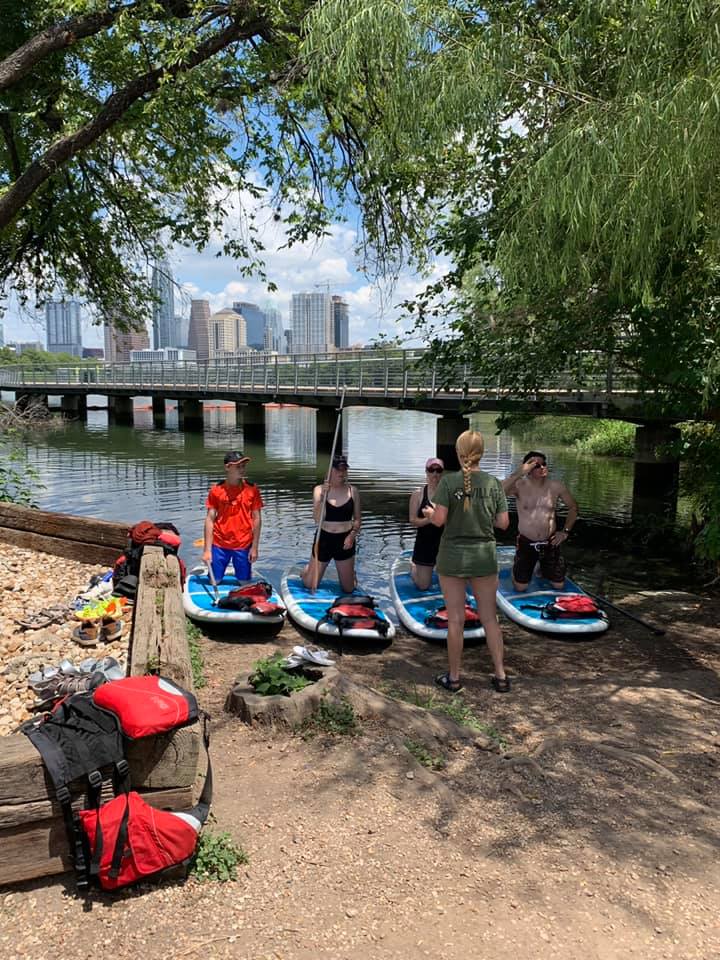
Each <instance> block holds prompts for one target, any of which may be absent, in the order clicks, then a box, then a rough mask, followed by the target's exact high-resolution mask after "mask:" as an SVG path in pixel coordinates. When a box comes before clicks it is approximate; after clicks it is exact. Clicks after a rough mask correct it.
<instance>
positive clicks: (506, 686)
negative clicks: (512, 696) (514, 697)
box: [490, 677, 510, 693]
mask: <svg viewBox="0 0 720 960" xmlns="http://www.w3.org/2000/svg"><path fill="white" fill-rule="evenodd" d="M490 683H491V684H492V688H493V690H494V691H495V693H510V677H491V678H490Z"/></svg>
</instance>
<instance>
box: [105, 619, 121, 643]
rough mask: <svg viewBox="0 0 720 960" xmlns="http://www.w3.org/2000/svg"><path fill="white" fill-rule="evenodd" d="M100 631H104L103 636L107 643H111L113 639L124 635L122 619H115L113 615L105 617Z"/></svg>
mask: <svg viewBox="0 0 720 960" xmlns="http://www.w3.org/2000/svg"><path fill="white" fill-rule="evenodd" d="M100 632H101V633H102V638H103V640H104V641H105V643H110V641H111V640H117V639H118V637H121V636H122V632H123V625H122V620H115V619H114V618H113V617H103V621H102V627H101V631H100Z"/></svg>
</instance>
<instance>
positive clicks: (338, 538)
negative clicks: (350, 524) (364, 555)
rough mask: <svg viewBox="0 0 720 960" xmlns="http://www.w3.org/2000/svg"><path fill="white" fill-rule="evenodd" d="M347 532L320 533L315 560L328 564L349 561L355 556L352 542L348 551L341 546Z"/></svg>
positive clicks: (322, 531) (325, 531)
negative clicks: (333, 561) (332, 561)
mask: <svg viewBox="0 0 720 960" xmlns="http://www.w3.org/2000/svg"><path fill="white" fill-rule="evenodd" d="M349 532H350V531H349V530H348V531H347V532H345V533H328V532H327V530H321V531H320V540H319V541H318V546H317V558H318V560H319V561H320V563H329V562H330V561H331V560H349V559H350V558H351V557H354V556H355V541H354V540H353V544H352V546H351V547H350V549H349V550H346V549H345V547H344V546H343V544H344V543H345V540H346V538H347V536H348V533H349Z"/></svg>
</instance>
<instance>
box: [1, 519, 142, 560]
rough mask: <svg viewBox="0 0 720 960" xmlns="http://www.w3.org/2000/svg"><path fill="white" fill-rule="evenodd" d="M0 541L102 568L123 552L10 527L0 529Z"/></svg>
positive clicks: (119, 548) (117, 548)
mask: <svg viewBox="0 0 720 960" xmlns="http://www.w3.org/2000/svg"><path fill="white" fill-rule="evenodd" d="M0 540H2V541H3V542H4V543H11V544H12V545H13V546H15V547H22V548H23V549H25V550H37V551H38V552H40V553H51V554H52V555H53V556H55V557H65V559H66V560H79V561H80V562H81V563H88V564H93V565H94V564H97V565H98V566H102V567H112V566H113V564H114V563H115V561H116V560H117V558H118V557H119V556H120V554H121V553H122V550H123V548H122V547H96V546H93V544H91V543H81V542H80V541H78V540H64V539H62V538H60V537H46V536H41V535H40V534H37V533H29V532H28V531H26V530H16V529H14V528H11V527H0Z"/></svg>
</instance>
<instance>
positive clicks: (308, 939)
mask: <svg viewBox="0 0 720 960" xmlns="http://www.w3.org/2000/svg"><path fill="white" fill-rule="evenodd" d="M631 602H632V603H633V604H635V606H634V607H633V609H636V611H637V612H639V613H641V614H644V615H648V616H649V615H650V611H652V612H653V613H652V615H653V616H654V618H655V619H657V620H659V621H662V622H664V623H665V624H666V625H667V627H668V633H667V636H666V637H664V638H660V639H658V638H655V637H652V636H651V635H650V634H649V633H647V632H645V631H643V630H642V629H641V628H639V627H636V626H633V625H631V624H629V623H626V622H622V621H620V620H617V621H616V622H615V624H614V629H613V630H612V631H611V632H610V633H609V634H608V635H607V636H606V637H605V638H602V639H600V640H597V641H594V642H592V643H581V644H569V643H564V642H558V641H547V640H542V639H538V638H536V637H533V636H531V635H530V634H527V633H524V632H522V631H519V630H517V631H516V630H513V629H511V628H509V627H508V629H507V633H506V637H507V641H508V651H507V662H508V666H509V670H510V672H511V673H512V674H513V675H514V685H513V690H512V693H511V694H510V695H509V696H506V697H503V696H499V695H497V694H494V693H492V692H491V690H490V688H489V685H488V682H487V675H488V672H489V661H488V658H487V654H486V652H485V650H484V647H478V648H475V649H472V650H469V651H467V653H466V658H465V665H464V667H465V669H464V680H465V683H466V688H465V690H464V691H463V703H464V704H465V705H466V706H467V707H468V708H469V709H470V710H472V712H473V713H474V714H475V715H476V716H477V717H478V718H479V719H480V720H481V721H482V722H483V723H484V724H486V725H487V729H488V730H489V731H490V732H491V733H492V735H493V736H495V737H500V738H502V741H503V745H504V750H505V752H506V753H507V754H510V755H512V756H513V757H514V758H515V759H503V758H502V757H501V756H500V755H498V754H497V753H491V752H487V751H483V750H479V749H477V748H476V747H470V746H457V745H456V746H455V748H451V747H450V746H449V745H447V744H438V743H437V741H433V740H432V738H428V741H427V742H426V743H425V744H424V746H425V748H426V750H427V752H428V753H429V754H431V755H432V756H433V757H436V758H438V760H440V759H442V760H443V761H444V762H445V764H446V765H445V767H444V768H443V769H442V770H439V771H431V770H428V769H426V768H425V767H423V766H421V765H420V764H419V763H418V762H417V760H415V759H414V758H413V756H411V754H410V753H409V752H408V750H407V749H406V746H405V743H404V742H403V738H402V737H398V736H397V735H396V734H394V733H392V732H391V731H389V730H388V729H386V728H383V727H382V726H380V725H379V724H377V723H373V722H365V723H363V725H362V728H361V733H360V735H359V736H357V737H354V738H348V737H336V738H332V737H327V736H325V735H318V736H316V737H313V738H312V739H303V738H302V737H301V736H299V735H297V734H295V735H292V734H289V733H288V731H286V730H282V729H277V730H272V729H250V728H248V727H246V726H244V725H243V724H242V723H240V722H239V721H238V720H236V719H235V718H233V717H230V716H228V715H227V714H224V713H223V711H222V703H223V701H224V698H225V695H226V692H227V690H228V687H229V683H230V680H231V678H232V677H233V676H235V675H236V674H239V673H241V672H243V671H245V670H246V669H247V668H248V667H249V665H250V664H251V663H252V661H253V660H255V659H257V658H258V657H260V656H264V655H266V654H267V653H269V652H271V651H272V650H274V649H276V648H277V647H280V648H282V649H284V650H286V651H287V650H288V649H289V647H290V646H291V645H292V644H293V643H296V642H297V634H296V633H295V631H294V630H292V628H289V627H286V628H285V629H284V631H283V634H282V635H281V636H280V637H278V638H275V639H273V640H269V641H267V642H258V643H254V644H234V643H229V642H226V641H222V640H217V639H205V640H203V641H202V647H203V654H204V657H205V664H206V672H207V674H208V676H209V678H210V683H209V685H208V686H207V687H206V688H205V689H204V690H203V692H202V698H203V700H204V701H205V703H206V706H207V707H208V708H209V709H210V711H211V713H212V714H213V716H214V718H215V721H214V724H213V758H214V766H215V770H216V792H215V804H214V814H215V817H216V819H217V823H216V824H215V826H214V829H218V830H220V829H222V830H229V831H230V832H231V833H232V834H233V836H234V837H236V838H237V840H238V841H239V842H241V843H242V845H243V846H244V848H245V849H246V850H247V852H248V854H249V856H250V864H249V865H248V866H247V867H245V868H242V870H241V875H240V878H239V880H238V881H237V882H236V883H232V884H226V885H214V884H204V885H203V884H199V883H196V882H191V883H189V884H187V885H185V886H183V887H179V886H165V887H160V888H147V889H144V890H141V891H135V892H130V893H126V894H124V895H122V896H120V897H119V898H116V899H110V898H104V897H97V898H96V899H95V900H94V901H93V903H92V909H91V910H90V912H83V910H82V906H81V905H80V904H79V903H78V901H77V900H75V899H74V897H73V896H72V894H71V893H68V892H67V891H66V889H65V886H64V885H63V884H62V883H60V882H55V883H52V884H49V885H48V884H46V883H45V884H28V885H25V886H24V887H21V888H16V889H15V890H13V891H3V892H0V954H1V955H2V956H4V957H8V958H13V957H17V958H18V960H20V958H22V960H26V958H27V960H35V958H38V960H39V958H44V957H48V958H50V957H53V958H55V957H57V956H62V957H64V958H68V960H72V958H75V957H77V958H85V957H88V958H89V957H90V956H91V955H93V956H95V957H96V956H97V955H98V951H101V952H102V954H103V955H108V956H113V957H114V958H117V960H123V958H126V957H127V958H130V957H136V956H142V957H144V958H147V960H155V958H158V960H159V958H161V957H162V958H167V957H186V956H187V957H201V958H203V957H204V958H215V957H217V958H223V957H233V958H248V960H249V958H252V960H260V958H285V960H306V958H307V960H311V958H317V957H329V958H338V960H340V958H342V960H355V958H358V960H360V958H368V957H370V958H390V957H394V958H401V957H402V958H408V957H426V956H427V957H443V958H448V960H455V958H457V960H460V958H463V960H465V958H468V957H470V958H475V957H477V958H485V957H487V958H497V960H505V958H508V960H531V958H535V957H543V958H545V957H548V958H549V957H558V958H567V960H570V958H572V960H576V958H579V957H582V958H590V960H594V958H598V960H613V958H627V957H632V956H638V957H648V958H655V957H657V958H661V957H667V958H678V960H680V958H682V960H690V958H703V960H706V958H718V957H720V934H719V932H718V926H717V904H718V902H720V900H719V894H720V865H719V860H718V817H717V814H718V806H719V803H718V799H717V797H718V794H719V791H718V786H719V784H718V780H719V779H720V778H719V774H718V771H719V766H718V758H719V751H718V747H719V746H720V715H719V714H718V703H720V684H719V683H718V674H717V668H718V665H719V664H720V630H718V629H717V628H716V626H715V624H716V623H717V622H718V615H719V614H720V603H718V602H717V601H714V600H702V601H701V600H700V599H699V598H697V597H694V596H691V595H681V594H677V593H673V594H663V595H654V596H651V595H638V596H636V597H634V598H632V600H631ZM340 664H341V669H342V670H343V671H344V672H346V673H347V674H349V675H350V676H352V677H354V678H356V679H360V680H363V681H366V682H369V683H371V684H372V685H373V686H376V687H379V688H380V689H386V690H387V689H394V690H395V691H396V692H397V691H399V690H404V691H405V693H406V695H413V694H416V695H417V696H418V697H419V698H425V699H427V697H429V696H430V695H431V694H432V686H431V678H432V676H433V674H434V673H436V672H439V670H440V668H441V667H443V666H444V652H443V650H442V649H441V648H438V647H434V646H431V645H427V644H425V643H424V642H422V641H419V640H414V639H410V638H407V637H400V638H398V639H397V640H396V641H395V642H394V643H393V645H392V647H390V648H388V649H387V650H385V651H384V652H378V651H357V652H354V653H346V654H345V656H344V657H342V659H341V661H340ZM414 685H416V686H414ZM444 696H445V695H444V694H443V693H442V692H441V691H438V692H437V698H438V699H440V698H442V697H444Z"/></svg>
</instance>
